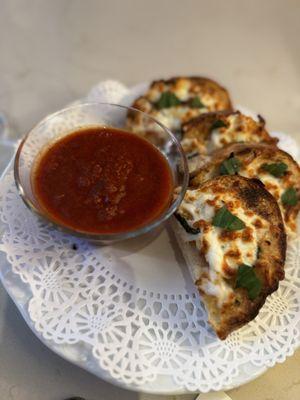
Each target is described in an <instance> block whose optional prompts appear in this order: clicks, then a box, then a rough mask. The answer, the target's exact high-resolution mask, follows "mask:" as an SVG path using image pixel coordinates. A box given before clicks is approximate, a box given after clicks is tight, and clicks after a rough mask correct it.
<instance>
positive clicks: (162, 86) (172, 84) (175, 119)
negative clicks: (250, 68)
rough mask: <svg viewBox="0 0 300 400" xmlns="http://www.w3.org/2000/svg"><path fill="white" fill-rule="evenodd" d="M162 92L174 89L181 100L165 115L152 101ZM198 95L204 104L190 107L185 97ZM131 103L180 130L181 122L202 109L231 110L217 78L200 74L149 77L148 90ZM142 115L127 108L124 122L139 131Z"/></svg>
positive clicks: (228, 99) (190, 97)
mask: <svg viewBox="0 0 300 400" xmlns="http://www.w3.org/2000/svg"><path fill="white" fill-rule="evenodd" d="M163 92H172V93H174V94H175V95H176V96H177V97H178V98H179V99H180V100H181V101H182V104H181V105H178V106H175V107H173V109H174V113H173V112H171V113H170V115H169V116H168V119H167V118H166V116H164V115H162V114H164V113H165V110H159V109H157V107H156V103H157V101H158V100H159V98H160V96H161V94H162V93H163ZM196 96H197V97H199V98H200V99H201V102H202V103H203V104H204V106H205V107H203V108H194V107H191V106H189V104H188V102H187V100H188V99H192V98H194V97H196ZM132 107H133V108H135V109H138V110H140V111H143V112H145V113H147V114H150V115H151V116H153V117H154V118H156V119H158V120H159V121H161V122H162V123H163V124H165V125H166V126H167V127H168V128H169V129H173V130H180V128H181V123H183V122H186V121H188V120H190V119H191V118H193V117H196V116H197V115H200V114H201V113H203V112H208V111H218V110H232V104H231V100H230V97H229V94H228V91H227V90H226V89H225V88H223V87H222V86H220V85H219V84H218V83H217V82H215V81H213V80H211V79H208V78H204V77H174V78H171V79H167V80H163V79H160V80H157V81H153V82H152V83H151V85H150V87H149V89H148V91H147V92H146V93H145V94H144V95H143V96H140V97H139V98H137V99H136V100H135V101H134V102H133V104H132ZM142 122H143V121H142V117H141V116H140V115H137V114H135V113H133V112H131V111H129V112H128V115H127V126H128V127H129V128H130V129H132V130H133V131H134V132H140V131H141V130H142V129H143V128H144V129H145V127H143V126H142V125H143V124H142Z"/></svg>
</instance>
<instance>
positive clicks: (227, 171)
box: [220, 155, 241, 175]
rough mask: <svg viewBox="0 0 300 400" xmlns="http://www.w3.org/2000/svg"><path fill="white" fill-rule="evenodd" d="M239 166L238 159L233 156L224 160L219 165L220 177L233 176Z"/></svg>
mask: <svg viewBox="0 0 300 400" xmlns="http://www.w3.org/2000/svg"><path fill="white" fill-rule="evenodd" d="M240 166H241V162H240V160H239V159H238V158H235V157H234V155H232V156H230V157H229V158H227V160H224V161H223V162H222V164H221V165H220V174H221V175H234V174H236V173H237V172H238V171H239V169H240Z"/></svg>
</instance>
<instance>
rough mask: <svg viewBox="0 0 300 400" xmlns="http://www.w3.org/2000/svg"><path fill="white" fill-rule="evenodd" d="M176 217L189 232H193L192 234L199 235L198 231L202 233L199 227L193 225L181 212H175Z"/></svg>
mask: <svg viewBox="0 0 300 400" xmlns="http://www.w3.org/2000/svg"><path fill="white" fill-rule="evenodd" d="M175 217H176V219H177V221H178V222H179V223H180V224H181V226H182V227H183V228H184V230H185V231H186V232H187V233H191V234H192V235H197V234H198V233H200V229H199V228H193V227H191V226H190V225H189V224H188V222H187V221H186V219H185V218H183V217H182V216H181V215H180V214H175Z"/></svg>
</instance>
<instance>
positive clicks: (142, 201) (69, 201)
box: [32, 127, 173, 234]
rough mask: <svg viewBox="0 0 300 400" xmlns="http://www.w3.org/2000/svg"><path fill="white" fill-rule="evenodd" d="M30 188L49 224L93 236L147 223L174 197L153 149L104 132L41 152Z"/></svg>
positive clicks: (80, 134)
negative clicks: (53, 223)
mask: <svg viewBox="0 0 300 400" xmlns="http://www.w3.org/2000/svg"><path fill="white" fill-rule="evenodd" d="M32 184H33V188H34V192H35V195H36V197H37V200H38V202H39V205H40V207H41V208H42V210H43V211H44V212H45V213H46V214H47V215H48V216H49V217H50V219H52V220H54V221H56V222H58V223H59V224H62V225H64V226H66V227H68V228H71V229H75V230H77V231H81V232H86V233H93V234H97V233H99V234H101V233H120V232H126V231H131V230H135V229H137V228H140V227H142V226H143V225H146V224H147V223H149V222H152V221H153V220H155V219H156V218H157V217H159V216H160V215H161V214H162V213H163V212H164V211H165V210H166V209H167V208H168V206H169V205H170V202H171V199H172V192H173V179H172V172H171V170H170V167H169V165H168V162H167V160H166V159H165V157H164V156H163V155H162V154H161V153H160V151H159V150H158V149H156V148H155V147H154V146H153V145H152V144H151V143H149V142H147V141H146V140H145V139H143V138H141V137H139V136H138V135H135V134H132V133H129V132H126V131H122V130H117V129H113V128H105V127H89V128H85V129H81V130H78V131H76V132H74V133H71V134H69V135H67V136H65V137H63V138H62V139H59V140H58V141H56V142H54V143H53V144H52V145H50V146H49V147H48V148H46V150H45V151H43V153H42V154H41V155H40V157H39V159H38V160H37V161H36V164H35V167H34V169H33V174H32Z"/></svg>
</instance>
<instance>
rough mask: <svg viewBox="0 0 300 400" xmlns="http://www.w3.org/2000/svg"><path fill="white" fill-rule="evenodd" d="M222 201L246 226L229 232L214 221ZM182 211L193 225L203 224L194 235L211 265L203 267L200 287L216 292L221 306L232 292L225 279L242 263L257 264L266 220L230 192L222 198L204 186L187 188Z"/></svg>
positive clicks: (232, 274)
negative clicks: (261, 233) (203, 187)
mask: <svg viewBox="0 0 300 400" xmlns="http://www.w3.org/2000/svg"><path fill="white" fill-rule="evenodd" d="M223 205H226V206H227V207H228V208H229V209H230V211H231V212H232V213H233V214H234V215H236V216H237V217H238V218H240V219H241V220H242V221H243V222H244V223H245V224H246V227H245V228H244V229H242V230H239V231H230V232H229V231H226V230H224V229H222V228H219V227H215V226H213V225H212V219H213V217H214V215H215V214H216V211H217V210H218V209H219V208H221V207H222V206H223ZM179 213H180V214H181V215H182V216H183V217H184V218H185V219H186V220H187V222H188V223H189V224H190V225H191V226H194V227H195V226H197V227H200V233H199V234H198V235H193V236H194V238H193V239H194V240H196V246H197V248H198V249H199V250H200V252H201V254H202V255H203V256H204V258H205V260H206V262H207V265H208V267H207V268H204V269H203V272H204V273H203V274H202V278H201V280H200V281H201V283H200V289H201V290H203V291H204V292H205V293H206V294H208V295H212V296H216V297H217V298H218V304H219V306H220V307H221V305H222V304H223V303H224V302H225V301H226V299H228V296H229V295H230V293H231V292H232V289H231V287H230V286H229V285H228V283H227V282H226V279H230V278H232V277H234V276H235V275H236V272H237V269H238V266H239V265H241V264H247V265H250V266H251V265H254V264H255V262H256V259H257V253H258V242H259V238H258V231H259V230H260V229H263V228H265V223H264V221H263V220H262V219H261V218H259V217H258V216H257V215H255V214H254V213H252V212H251V211H249V210H245V209H243V208H242V206H241V203H240V201H239V200H237V199H234V200H233V199H232V196H230V194H222V198H221V196H220V195H216V194H212V193H208V192H203V191H202V189H197V190H189V191H187V193H186V196H185V198H184V200H183V202H182V204H181V206H180V209H179ZM258 221H259V222H258Z"/></svg>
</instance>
